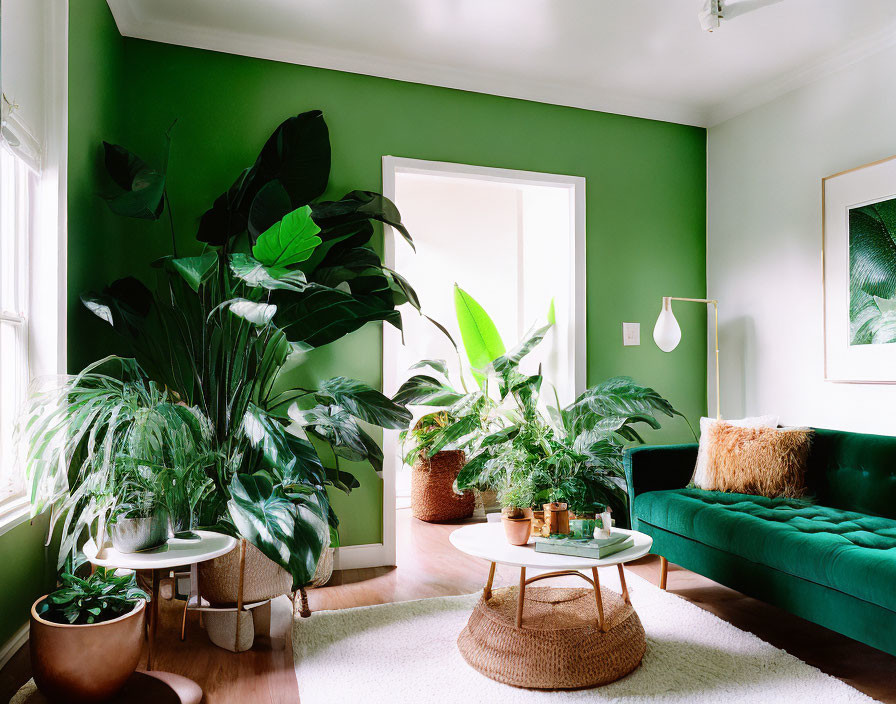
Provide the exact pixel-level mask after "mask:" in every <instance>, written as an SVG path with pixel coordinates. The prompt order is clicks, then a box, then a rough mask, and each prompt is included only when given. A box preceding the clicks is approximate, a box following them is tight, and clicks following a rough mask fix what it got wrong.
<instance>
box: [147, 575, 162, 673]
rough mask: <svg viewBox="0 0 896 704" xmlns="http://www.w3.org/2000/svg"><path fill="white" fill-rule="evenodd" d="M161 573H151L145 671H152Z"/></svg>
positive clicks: (157, 623)
mask: <svg viewBox="0 0 896 704" xmlns="http://www.w3.org/2000/svg"><path fill="white" fill-rule="evenodd" d="M161 578H162V573H161V572H160V571H159V570H155V569H154V570H153V571H152V594H151V596H150V598H151V599H152V603H151V604H150V619H151V621H150V624H149V642H148V643H147V646H146V669H147V670H152V651H153V646H154V645H155V642H156V630H157V629H158V626H159V582H160V581H161Z"/></svg>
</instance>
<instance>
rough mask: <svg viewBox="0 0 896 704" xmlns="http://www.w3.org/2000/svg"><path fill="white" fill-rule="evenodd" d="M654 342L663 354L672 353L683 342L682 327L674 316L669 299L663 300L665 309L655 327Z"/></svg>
mask: <svg viewBox="0 0 896 704" xmlns="http://www.w3.org/2000/svg"><path fill="white" fill-rule="evenodd" d="M653 341H654V342H656V346H657V347H659V348H660V349H661V350H662V351H663V352H671V351H672V350H674V349H675V348H676V347H678V343H679V342H681V327H680V326H679V325H678V321H677V320H676V319H675V316H674V315H672V301H671V299H670V298H668V297H664V298H663V309H662V310H661V311H660V317H658V318H657V319H656V325H654V326H653Z"/></svg>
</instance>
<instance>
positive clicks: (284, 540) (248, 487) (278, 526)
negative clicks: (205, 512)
mask: <svg viewBox="0 0 896 704" xmlns="http://www.w3.org/2000/svg"><path fill="white" fill-rule="evenodd" d="M229 489H230V496H231V498H230V501H229V502H228V504H227V508H228V511H229V513H230V518H231V520H232V521H233V524H234V526H235V527H236V529H237V530H238V531H239V534H240V535H241V536H242V537H244V538H246V540H248V541H249V542H250V543H252V544H253V545H254V546H255V547H257V548H258V549H259V550H261V552H263V553H264V554H265V555H266V556H267V557H268V558H270V559H271V560H273V561H274V562H276V563H277V564H278V565H280V566H281V567H283V568H284V569H285V570H287V571H288V572H289V573H290V574H291V575H292V587H293V589H294V590H295V589H298V588H299V587H303V586H305V585H306V584H308V583H309V582H311V579H312V577H313V576H314V571H315V570H316V569H317V562H318V560H319V559H320V554H321V552H322V551H323V548H324V544H325V543H326V541H327V538H328V537H329V535H330V528H329V525H328V523H327V514H328V508H329V507H328V506H326V505H324V504H323V503H322V500H321V497H320V494H319V493H317V492H314V491H308V492H307V493H297V492H290V493H289V494H287V492H286V490H285V489H284V488H283V487H282V486H280V485H275V484H274V483H273V482H272V481H271V479H270V476H269V475H268V474H266V473H265V472H256V473H255V474H237V475H235V476H234V477H233V481H232V482H231V484H230V487H229Z"/></svg>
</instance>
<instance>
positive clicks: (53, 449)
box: [19, 357, 215, 567]
mask: <svg viewBox="0 0 896 704" xmlns="http://www.w3.org/2000/svg"><path fill="white" fill-rule="evenodd" d="M23 417H24V418H25V419H26V421H25V422H24V423H23V424H22V426H21V427H20V429H19V431H20V438H21V439H22V441H23V445H24V449H25V460H26V461H25V478H26V483H27V487H28V490H29V494H30V499H31V511H32V515H37V514H39V513H42V512H44V511H47V510H49V511H50V512H51V520H50V531H49V534H50V537H52V535H53V534H54V531H55V529H56V527H57V524H58V525H59V527H60V531H59V533H60V539H61V542H60V549H59V562H58V566H60V567H61V566H62V565H63V564H65V563H66V562H67V561H69V560H70V561H71V563H72V564H77V563H78V560H77V553H78V549H79V547H80V544H81V542H82V541H83V539H85V538H86V536H87V535H88V534H93V536H94V537H95V538H96V539H97V540H98V541H99V542H103V540H104V537H105V535H106V527H107V525H108V523H109V521H110V520H114V519H115V517H116V516H119V515H122V514H123V513H125V512H127V511H128V510H133V509H134V508H135V507H134V506H133V505H130V506H129V505H128V504H129V503H131V504H132V503H133V501H134V500H135V497H138V496H139V495H140V494H142V495H143V497H140V498H137V499H136V500H138V501H141V502H143V503H145V502H146V501H147V499H146V498H145V497H146V496H147V495H152V498H151V500H152V501H160V502H164V503H166V504H167V505H168V507H169V508H170V510H172V511H174V512H176V511H178V510H179V509H180V508H181V507H182V504H181V502H180V501H179V493H178V492H179V491H180V489H181V488H180V487H176V486H175V482H172V481H170V480H169V481H166V478H167V479H170V478H171V477H176V478H177V477H179V478H181V479H182V480H183V481H184V482H185V483H186V485H187V486H188V487H191V488H192V490H193V491H197V486H198V487H204V485H205V484H206V482H207V480H206V478H205V474H204V470H203V469H202V468H203V467H204V466H205V465H206V464H209V463H213V462H214V459H215V451H214V449H213V447H212V445H211V433H210V423H209V421H208V420H207V419H206V418H205V417H204V416H203V414H202V412H201V411H200V410H199V409H198V408H195V407H189V406H186V405H184V404H181V403H175V402H174V400H173V399H172V397H171V395H170V394H169V393H168V392H166V391H164V390H163V389H161V388H160V387H159V385H158V384H156V383H155V382H153V381H151V380H150V379H148V378H147V376H146V374H145V373H144V372H143V370H142V369H141V368H140V366H139V365H138V364H137V363H136V362H135V361H134V360H132V359H122V358H118V357H107V358H105V359H101V360H99V361H98V362H95V363H93V364H91V365H89V366H88V367H86V368H85V369H84V370H83V371H82V372H81V373H80V374H77V375H73V376H70V377H63V378H62V379H46V380H38V381H37V382H36V386H35V388H34V389H33V390H32V393H31V394H30V395H29V399H28V404H27V406H26V409H25V413H24V415H23ZM172 441H176V443H175V442H172ZM199 472H201V473H202V476H198V475H199ZM201 490H204V489H200V491H201ZM48 539H49V538H48Z"/></svg>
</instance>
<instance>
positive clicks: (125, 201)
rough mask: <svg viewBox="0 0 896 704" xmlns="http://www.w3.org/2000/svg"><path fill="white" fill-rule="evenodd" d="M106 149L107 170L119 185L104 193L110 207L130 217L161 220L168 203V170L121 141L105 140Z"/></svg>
mask: <svg viewBox="0 0 896 704" xmlns="http://www.w3.org/2000/svg"><path fill="white" fill-rule="evenodd" d="M168 143H169V144H170V140H169V142H168ZM103 151H104V157H105V164H106V171H107V172H108V174H109V176H110V177H111V179H112V181H113V182H114V183H115V185H116V186H117V190H116V192H115V193H113V194H110V195H105V196H103V198H104V199H105V201H106V203H107V204H108V205H109V209H110V210H111V211H112V212H113V213H116V214H118V215H124V216H125V217H129V218H139V219H141V220H158V219H159V218H160V217H161V215H162V210H163V208H164V206H165V202H164V201H165V172H164V171H159V170H157V169H154V168H152V167H151V166H149V164H147V163H146V162H145V161H143V159H141V158H140V157H139V156H137V155H136V154H134V153H133V152H129V151H128V150H127V149H125V148H124V147H122V146H119V145H118V144H109V142H103Z"/></svg>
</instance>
